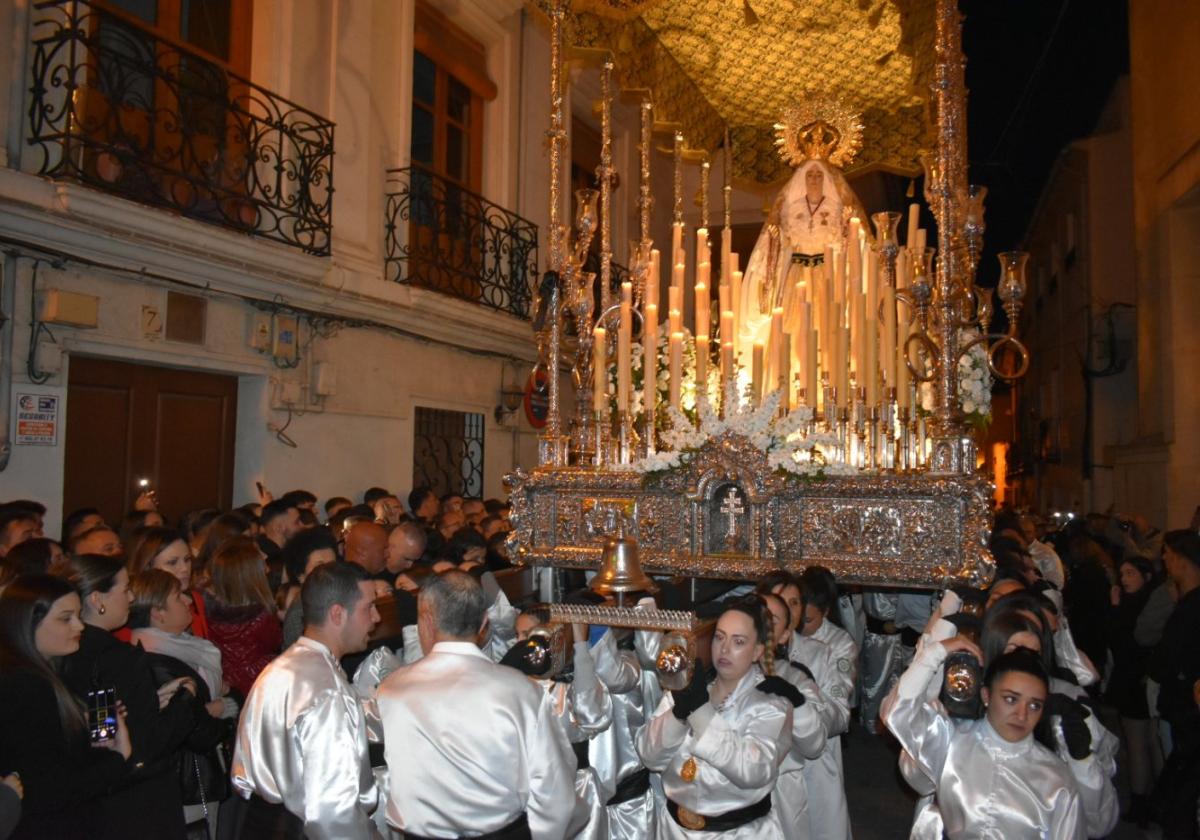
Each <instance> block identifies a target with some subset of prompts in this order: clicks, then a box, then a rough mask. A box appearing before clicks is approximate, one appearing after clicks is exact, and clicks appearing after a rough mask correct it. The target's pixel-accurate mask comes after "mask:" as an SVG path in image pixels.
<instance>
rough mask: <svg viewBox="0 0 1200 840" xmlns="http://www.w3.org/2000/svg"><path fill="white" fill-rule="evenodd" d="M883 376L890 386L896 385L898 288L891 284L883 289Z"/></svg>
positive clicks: (881, 354) (881, 353)
mask: <svg viewBox="0 0 1200 840" xmlns="http://www.w3.org/2000/svg"><path fill="white" fill-rule="evenodd" d="M880 357H881V358H882V360H883V378H884V380H885V381H886V382H887V384H888V387H889V388H895V387H896V290H895V289H893V288H892V287H891V286H885V287H884V289H883V346H882V348H881V352H880Z"/></svg>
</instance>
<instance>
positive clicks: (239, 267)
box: [0, 0, 757, 533]
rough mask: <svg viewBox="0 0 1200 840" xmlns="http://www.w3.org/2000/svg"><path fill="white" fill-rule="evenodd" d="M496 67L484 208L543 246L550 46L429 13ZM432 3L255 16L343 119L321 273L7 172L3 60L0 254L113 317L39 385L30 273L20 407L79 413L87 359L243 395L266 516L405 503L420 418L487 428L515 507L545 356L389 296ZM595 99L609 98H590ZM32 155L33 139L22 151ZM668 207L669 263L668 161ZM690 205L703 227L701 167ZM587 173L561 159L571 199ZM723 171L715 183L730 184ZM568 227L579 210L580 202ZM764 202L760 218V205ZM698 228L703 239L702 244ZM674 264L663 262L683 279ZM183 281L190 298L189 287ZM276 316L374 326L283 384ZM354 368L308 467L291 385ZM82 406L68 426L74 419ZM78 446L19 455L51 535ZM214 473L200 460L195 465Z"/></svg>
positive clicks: (321, 352) (456, 16) (263, 32)
mask: <svg viewBox="0 0 1200 840" xmlns="http://www.w3.org/2000/svg"><path fill="white" fill-rule="evenodd" d="M431 2H433V4H434V5H435V6H436V7H437V8H439V9H440V10H441V11H442V12H443V13H444V14H446V15H447V16H448V17H449V18H450V19H451V20H452V21H454V22H455V23H456V24H458V25H459V26H461V27H462V28H463V29H465V30H466V31H467V32H468V33H470V34H471V35H472V36H473V37H475V38H477V39H478V40H479V41H480V42H481V43H483V44H484V46H485V47H486V49H487V53H488V71H489V73H490V75H491V76H492V79H493V80H494V81H495V82H496V84H497V86H498V88H499V94H498V96H497V98H496V99H495V100H494V101H493V102H491V103H488V105H487V106H486V108H485V113H484V136H485V154H484V177H483V192H484V194H485V196H486V197H488V198H489V199H490V200H492V201H494V202H495V203H497V204H499V205H501V206H503V207H511V208H513V209H515V210H516V211H517V212H518V213H520V214H521V215H523V216H525V217H526V218H529V219H531V220H532V221H534V222H535V223H537V224H538V225H539V227H540V228H541V242H542V248H541V251H540V255H539V256H540V258H541V261H542V265H543V267H544V266H545V258H546V246H545V243H546V241H547V238H546V235H545V227H544V226H545V223H546V220H547V218H548V215H549V210H548V184H549V173H548V171H547V162H548V155H547V150H546V142H545V139H546V135H545V132H546V129H547V128H548V125H549V90H548V81H547V78H548V77H547V73H548V68H549V38H548V31H547V29H546V27H545V24H544V21H542V20H540V19H539V18H538V16H537V15H536V14H532V13H527V12H523V11H522V3H521V2H520V0H431ZM10 6H11V8H10V9H8V10H7V11H5V12H3V13H0V43H4V44H13V45H14V47H21V46H22V45H23V44H24V43H25V40H26V39H27V37H28V36H27V26H28V24H27V20H26V19H27V16H28V6H27V4H24V3H16V4H10ZM414 9H415V0H309V2H305V3H302V4H297V3H292V2H289V0H261V2H256V3H255V12H254V15H255V18H254V35H253V60H252V66H251V76H252V78H253V79H254V80H255V81H256V82H258V83H259V84H262V85H263V86H264V87H266V88H268V89H270V90H272V91H274V92H275V93H277V94H279V95H281V96H284V97H287V98H289V99H291V100H292V101H294V102H296V103H297V104H298V105H300V106H303V107H305V108H309V109H312V110H313V111H315V112H317V113H319V114H321V115H323V116H325V117H327V118H329V119H331V120H333V121H334V122H335V123H336V126H337V127H336V131H335V163H334V187H335V192H334V211H333V220H334V232H333V254H332V256H331V257H328V258H316V257H310V256H306V255H303V254H302V253H300V252H299V251H297V250H296V249H294V248H289V247H286V246H281V245H276V244H274V243H270V242H267V241H264V240H259V239H254V238H248V237H245V236H242V235H239V234H235V233H231V232H228V231H225V230H222V229H220V228H216V227H212V226H209V225H205V224H202V223H199V222H194V221H190V220H186V219H181V218H179V217H177V216H175V215H173V214H171V213H168V212H164V211H161V210H158V209H155V208H151V207H144V206H141V205H135V204H131V203H129V202H126V201H123V200H121V199H117V198H114V197H112V196H109V195H107V194H105V193H102V192H99V191H96V190H91V189H88V188H85V187H81V186H78V185H74V184H64V183H52V182H48V181H46V180H44V179H42V178H40V177H37V176H35V175H34V174H32V172H31V171H30V170H31V168H32V167H34V166H35V165H36V164H37V163H39V162H40V161H34V160H32V156H28V155H26V156H25V157H26V158H30V159H29V160H24V159H23V160H22V161H21V162H20V164H21V169H22V170H23V171H18V169H17V165H18V161H17V160H16V158H15V156H14V155H13V154H11V153H12V152H13V150H14V148H16V149H19V147H20V146H21V143H22V142H23V137H24V135H25V131H26V129H25V125H26V124H25V121H26V119H27V117H26V114H27V110H28V102H27V99H28V96H29V94H28V87H29V85H28V83H27V80H26V79H25V77H24V76H25V72H26V71H25V64H24V61H25V58H24V56H23V54H21V51H20V50H16V51H14V52H13V54H12V60H11V61H8V60H0V129H2V133H3V136H4V137H5V138H6V139H7V140H8V141H9V142H7V147H6V149H0V152H3V153H4V154H0V242H7V243H9V244H10V245H16V246H18V247H19V248H20V251H21V253H24V254H26V255H31V254H34V253H35V249H36V248H44V249H48V250H50V251H53V252H60V253H66V254H68V255H70V256H71V259H69V260H67V261H66V262H65V263H62V265H61V267H58V268H56V267H54V266H53V265H51V264H50V262H48V261H46V260H43V261H42V262H41V264H40V265H39V268H38V278H37V286H38V288H39V289H47V288H58V289H62V290H69V291H79V292H83V293H86V294H91V295H96V296H98V297H99V298H100V308H99V323H98V326H97V328H96V329H88V330H84V329H75V328H69V327H52V328H51V329H52V332H53V341H51V340H50V339H47V338H45V337H43V338H42V340H41V341H40V343H39V358H40V361H41V363H42V365H43V367H46V368H48V369H51V368H52V369H54V370H55V371H56V372H55V373H54V374H53V376H52V377H51V379H50V380H49V381H48V382H46V383H45V384H44V385H40V386H32V385H30V383H29V382H28V379H27V377H26V375H25V348H26V346H27V344H28V337H29V323H30V312H29V303H28V301H29V296H30V288H31V281H32V268H33V260H32V259H31V258H30V257H29V256H26V257H25V258H23V259H22V260H21V262H20V266H19V269H18V286H17V302H18V305H17V308H16V311H15V313H13V315H14V317H15V322H16V332H15V341H14V346H15V348H16V350H15V352H14V354H13V358H11V359H0V375H3V371H9V370H10V371H11V375H12V376H13V381H14V386H13V391H14V393H53V394H58V395H60V396H62V397H63V398H64V401H65V396H66V382H67V377H68V371H69V367H70V360H71V358H72V357H73V356H76V355H89V356H97V357H103V358H113V359H119V360H124V361H134V362H140V363H145V364H154V365H165V366H168V367H179V368H192V369H198V370H205V371H211V372H218V373H225V374H229V375H233V376H237V377H238V416H237V426H236V429H237V431H236V434H237V439H236V444H235V467H234V501H235V503H241V502H243V501H246V500H249V499H251V498H253V496H254V493H255V490H254V482H255V481H257V480H262V481H264V483H266V484H267V485H268V486H269V487H270V488H271V489H273V490H275V491H276V492H281V491H284V490H287V489H291V488H294V487H306V488H308V489H311V490H312V491H313V492H315V493H317V494H318V495H319V496H321V497H322V498H325V497H327V496H329V495H335V494H336V495H349V496H356V497H357V496H358V495H360V494H361V492H362V490H363V489H365V488H366V487H368V486H371V485H375V484H379V485H383V486H386V487H389V488H390V489H392V490H394V491H397V492H400V493H406V492H407V491H408V490H409V489H410V487H411V484H412V463H413V420H414V407H415V406H418V405H423V406H430V407H435V408H446V409H454V410H460V411H470V412H480V413H482V414H484V417H485V429H486V438H485V465H484V490H485V494H487V495H500V494H501V493H502V492H503V487H502V478H503V475H504V474H505V473H506V472H508V471H509V470H511V469H512V468H514V467H515V466H524V467H526V468H528V467H531V466H533V465H534V464H535V459H536V451H537V445H536V444H537V437H536V433H535V432H534V431H533V430H532V429H531V428H530V427H529V426H528V424H527V423H526V422H525V421H524V419H523V412H521V411H520V410H518V413H517V415H516V416H515V417H514V418H512V419H511V420H509V421H508V422H507V423H505V424H504V425H498V424H497V423H496V422H495V420H494V418H493V410H494V408H495V406H496V405H497V403H498V402H499V398H500V390H501V387H502V384H503V383H504V381H505V380H506V379H507V380H508V381H509V382H511V381H513V380H514V379H515V380H518V381H519V382H521V383H523V382H524V379H525V377H526V376H527V375H528V372H529V366H530V364H531V363H532V361H533V355H534V346H533V341H532V336H531V334H530V331H529V326H528V324H527V323H524V322H521V321H519V320H517V319H515V318H512V317H509V316H505V315H502V314H497V313H493V312H490V311H488V310H485V309H482V308H481V307H478V306H474V305H472V304H467V303H463V302H460V301H457V300H454V299H451V298H447V297H444V296H442V295H438V294H436V293H431V292H426V291H423V290H419V289H413V288H410V287H406V286H401V285H398V284H394V283H390V282H388V281H387V280H386V279H385V272H384V261H383V255H384V245H383V240H384V195H385V175H384V173H385V171H386V170H387V169H388V168H392V167H398V166H404V165H406V164H407V163H408V152H409V136H410V135H409V114H410V111H411V74H412V27H413V16H414ZM596 72H597V71H596V70H595V69H594V68H593V69H590V70H586V71H583V73H582V74H579V75H581V76H583V78H581V79H579V80H578V83H579V85H580V88H579V90H578V91H575V92H573V93H572V95H571V107H572V108H573V109H574V110H575V111H576V112H577V113H581V114H584V115H586V114H587V113H588V112H589V110H590V102H591V99H592V98H593V97H594V95H595V91H596V90H598V87H597V85H596ZM594 89H595V90H594ZM14 138H15V139H14ZM637 140H638V109H637V107H636V106H633V105H630V104H628V103H624V104H623V103H620V102H618V104H617V105H616V106H615V108H614V160H615V163H616V166H617V167H618V170H619V173H620V177H621V187H620V189H619V190H617V192H616V195H615V196H614V208H613V223H612V229H613V247H614V252H615V258H616V259H617V260H618V261H620V262H627V260H628V254H627V250H628V239H629V237H630V236H631V235H633V234H634V233H636V225H637V204H636V201H637V196H638V184H637V177H638V173H637V149H636V144H637ZM652 166H653V169H654V180H655V193H656V196H657V199H658V204H657V205H656V207H655V212H654V224H653V232H654V235H655V238H656V240H657V241H659V242H661V243H666V244H665V245H664V248H666V247H669V219H670V214H671V201H670V183H671V175H670V158H669V157H668V156H664V155H660V154H655V155H654V159H653V163H652ZM689 169H690V170H691V171H689V173H688V181H689V184H688V187H686V188H685V190H686V194H687V201H686V202H685V206H686V208H687V209H688V212H689V214H690V215H694V208H693V207H692V204H691V196H692V195H693V194H694V191H695V186H694V185H693V184H692V183H691V182H692V179H693V178H694V177H695V176H694V168H689ZM568 171H569V158H568V159H567V160H564V172H563V174H564V183H565V182H566V175H567V173H568ZM717 171H719V170H717ZM717 171H714V180H713V186H714V192H713V216H714V219H716V218H719V207H720V203H719V202H720V198H719V196H720V192H719V184H720V181H719V175H718V174H717ZM563 198H564V220H567V221H569V218H568V217H567V216H566V208H567V206H568V205H567V200H566V199H567V197H566V196H565V195H564V197H563ZM755 201H757V199H753V198H750V199H745V198H743V199H742V203H743V204H746V203H750V204H753V203H754V202H755ZM693 227H694V225H693ZM666 263H667V260H664V266H666ZM172 281H175V283H174V284H173V283H172ZM169 288H181V289H183V290H189V289H190V290H191V291H192V292H193V293H197V294H202V295H204V296H205V297H207V298H208V320H207V334H206V340H205V343H204V345H203V346H201V347H196V346H190V345H180V344H176V343H173V342H168V341H163V340H152V339H148V338H147V337H145V336H144V335H143V334H142V330H141V320H140V316H141V308H142V306H143V305H153V306H157V307H158V308H159V311H160V313H165V301H166V293H167V290H168V289H169ZM245 298H250V299H253V300H257V301H260V302H270V301H278V302H282V303H286V304H288V305H292V306H297V307H303V308H306V309H309V310H313V311H320V312H326V313H329V314H331V315H334V316H340V317H343V318H354V319H359V320H368V321H372V322H378V324H379V325H380V326H379V327H346V328H344V329H341V330H339V331H337V332H336V333H335V334H330V335H325V336H324V337H315V338H311V343H309V342H310V336H309V334H308V332H307V331H305V332H304V335H303V341H304V342H305V347H304V363H303V364H302V365H301V366H300V367H299V368H297V369H296V370H281V369H278V368H276V367H275V366H274V365H273V364H272V363H271V361H270V359H269V358H268V357H266V356H265V355H263V354H262V353H259V352H258V351H256V350H254V349H252V348H251V347H250V344H249V338H250V334H251V322H252V319H253V317H254V315H255V313H256V312H257V311H258V310H257V309H256V308H255V306H254V305H253V304H252V303H251V302H248V301H247V300H245ZM317 361H322V362H328V363H331V364H333V365H335V366H336V369H337V380H338V388H337V393H336V394H335V395H334V396H332V397H329V398H328V399H325V400H319V401H316V400H312V399H310V398H308V397H307V391H304V390H302V391H301V393H302V394H304V395H305V396H304V398H302V400H301V402H300V404H299V405H298V408H300V409H302V413H301V412H297V411H293V417H292V420H291V423H290V425H289V426H288V428H287V435H288V436H289V437H290V438H291V439H292V440H294V441H295V443H296V444H297V446H296V447H295V448H292V447H289V446H286V445H284V444H283V443H281V442H280V441H279V440H278V439H277V438H276V436H275V434H274V433H273V432H272V431H270V430H269V429H268V424H272V425H274V426H276V427H279V426H282V425H284V424H285V423H286V422H287V416H288V415H287V410H286V407H285V406H284V405H282V403H281V400H280V394H281V389H282V386H283V385H284V384H285V383H291V384H295V385H299V386H301V387H303V386H304V385H306V384H307V382H308V378H309V375H310V364H311V363H313V362H317ZM561 382H562V384H563V388H562V405H563V415H564V418H566V417H569V416H570V414H571V413H572V411H573V402H572V395H571V393H570V386H569V378H568V377H566V376H564V377H563V378H562V379H561ZM65 408H66V407H65V403H64V405H63V406H62V411H63V416H64V417H65ZM64 440H65V438H64V436H63V433H62V432H61V431H60V436H59V445H58V446H57V447H31V446H18V447H15V448H14V451H13V456H12V459H11V461H10V463H9V466H8V468H7V469H5V470H4V471H3V472H0V499H5V498H12V497H17V496H30V497H34V498H38V499H41V500H43V501H44V502H46V503H47V505H48V506H49V508H50V513H49V517H48V521H47V526H48V530H49V532H50V533H54V532H56V531H57V530H58V528H59V521H60V517H61V514H62V511H61V510H60V506H61V496H62V487H63V468H64V466H63V459H64V443H63V441H64ZM198 456H199V457H202V456H203V453H198Z"/></svg>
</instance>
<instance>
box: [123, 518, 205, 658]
mask: <svg viewBox="0 0 1200 840" xmlns="http://www.w3.org/2000/svg"><path fill="white" fill-rule="evenodd" d="M125 557H126V561H127V565H128V567H129V575H130V577H131V578H136V577H137V576H138V575H140V574H141V573H142V572H144V571H146V570H147V569H161V570H162V571H164V572H168V573H170V574H171V575H173V576H174V577H175V578H176V579H177V580H178V581H179V585H180V587H181V588H182V589H183V592H184V594H185V595H187V596H188V597H189V598H190V599H191V611H192V626H191V630H192V635H193V636H198V637H199V638H201V639H207V638H208V615H207V613H206V612H205V609H204V596H203V594H202V593H201V592H200V590H199V589H194V588H193V587H192V562H193V557H192V550H191V548H189V547H188V544H187V541H186V540H184V539H183V537H181V536H180V535H179V532H178V531H176V530H174V529H173V528H146V529H143V530H142V531H141V532H140V533H139V534H138V536H137V538H136V539H135V540H134V541H133V544H132V545H131V546H130V547H129V549H128V550H127V551H126V552H125Z"/></svg>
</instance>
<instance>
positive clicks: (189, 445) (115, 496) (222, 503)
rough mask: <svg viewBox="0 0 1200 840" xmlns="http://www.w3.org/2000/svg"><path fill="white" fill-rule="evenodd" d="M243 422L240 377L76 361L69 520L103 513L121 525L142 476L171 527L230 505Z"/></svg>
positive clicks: (69, 426)
mask: <svg viewBox="0 0 1200 840" xmlns="http://www.w3.org/2000/svg"><path fill="white" fill-rule="evenodd" d="M236 420H237V378H236V377H233V376H222V375H220V374H212V373H200V372H198V371H190V370H176V369H174V368H164V367H153V366H150V365H138V364H130V363H127V362H115V361H110V360H107V359H93V358H87V357H81V356H74V357H72V358H71V367H70V376H69V378H68V386H67V423H66V433H65V438H66V469H65V481H64V489H63V513H64V515H65V514H67V513H70V512H71V511H72V510H76V509H78V508H81V507H96V508H99V509H100V512H101V513H102V514H103V515H104V518H105V520H106V521H108V522H111V523H113V524H116V523H118V522H120V520H121V517H122V516H124V515H125V513H126V512H128V510H129V509H130V507H131V506H132V502H133V499H134V498H135V497H136V496H137V492H138V491H137V482H138V480H139V479H141V478H147V479H149V481H150V483H151V486H152V487H153V488H154V489H155V490H156V491H157V493H158V500H159V510H160V511H161V512H162V514H163V515H164V516H165V517H166V518H167V521H168V522H169V523H172V524H173V523H175V522H176V521H177V520H178V518H179V516H180V515H182V514H183V513H185V512H186V511H189V510H194V509H197V508H205V507H216V508H222V509H227V508H229V507H231V505H232V496H233V452H234V434H235V427H236Z"/></svg>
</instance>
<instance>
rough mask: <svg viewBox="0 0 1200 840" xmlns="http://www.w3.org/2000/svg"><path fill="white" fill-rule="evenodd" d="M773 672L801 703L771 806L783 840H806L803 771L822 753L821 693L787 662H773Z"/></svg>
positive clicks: (806, 801) (807, 798)
mask: <svg viewBox="0 0 1200 840" xmlns="http://www.w3.org/2000/svg"><path fill="white" fill-rule="evenodd" d="M775 673H776V674H777V675H778V676H780V677H783V678H784V679H785V680H787V681H788V682H790V683H791V684H792V685H794V686H795V687H796V688H798V689H799V690H800V693H801V694H803V695H804V703H803V704H801V705H800V706H796V707H793V708H792V742H791V745H790V747H789V749H788V751H787V755H785V756H784V759H783V764H781V765H780V766H779V781H778V782H777V783H776V785H775V792H774V793H773V794H772V796H771V807H772V808H774V809H775V810H776V811H777V812H778V813H779V823H780V827H781V828H782V829H783V836H784V837H786V838H787V840H810V838H811V837H812V832H811V831H810V828H809V816H808V810H809V808H810V807H812V803H811V797H810V796H809V793H808V782H807V781H806V780H805V778H804V768H805V766H806V765H807V764H808V762H810V761H814V760H816V759H818V758H820V756H821V753H822V752H823V751H824V750H825V723H824V721H823V720H822V718H821V712H820V706H821V702H822V701H821V690H820V689H819V688H818V687H817V684H816V683H815V682H814V681H813V680H812V679H810V678H809V676H808V674H806V673H804V672H803V671H801V670H800V669H799V668H797V667H795V666H793V665H792V664H791V663H790V662H776V663H775Z"/></svg>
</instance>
